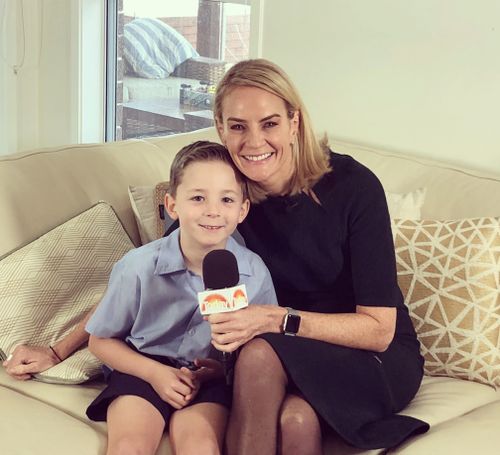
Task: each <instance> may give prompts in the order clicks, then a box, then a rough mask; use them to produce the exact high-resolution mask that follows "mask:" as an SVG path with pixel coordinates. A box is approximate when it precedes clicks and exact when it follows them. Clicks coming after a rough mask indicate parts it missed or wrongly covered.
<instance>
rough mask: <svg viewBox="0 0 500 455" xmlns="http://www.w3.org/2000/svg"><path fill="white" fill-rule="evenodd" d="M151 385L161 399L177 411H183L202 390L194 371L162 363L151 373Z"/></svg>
mask: <svg viewBox="0 0 500 455" xmlns="http://www.w3.org/2000/svg"><path fill="white" fill-rule="evenodd" d="M149 383H150V384H151V387H153V389H155V391H156V393H157V394H158V395H160V397H161V399H162V400H164V401H166V402H167V403H168V404H169V405H171V406H172V407H173V408H175V409H182V408H183V407H184V406H186V405H187V404H189V403H190V402H191V400H192V399H193V398H194V397H195V395H196V393H197V392H198V390H199V388H200V384H199V381H198V380H197V379H196V377H195V374H194V372H193V371H191V370H189V369H187V368H184V367H183V368H181V369H177V368H173V367H169V366H167V365H162V364H161V363H158V364H157V366H155V368H154V369H153V370H152V371H151V372H150V374H149Z"/></svg>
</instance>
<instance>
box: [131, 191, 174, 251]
mask: <svg viewBox="0 0 500 455" xmlns="http://www.w3.org/2000/svg"><path fill="white" fill-rule="evenodd" d="M167 190H168V182H160V183H158V184H157V185H156V186H129V188H128V194H129V198H130V204H131V205H132V211H133V212H134V216H135V221H136V223H137V228H138V229H139V236H140V238H141V243H142V244H143V245H144V244H146V243H149V242H152V241H153V240H156V239H159V238H160V237H162V236H163V234H164V233H165V231H166V230H167V229H168V228H169V227H170V225H171V224H172V223H173V220H172V219H171V218H170V217H169V216H168V213H167V211H166V210H165V207H164V201H165V194H166V193H167Z"/></svg>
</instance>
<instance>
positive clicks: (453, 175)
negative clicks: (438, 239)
mask: <svg viewBox="0 0 500 455" xmlns="http://www.w3.org/2000/svg"><path fill="white" fill-rule="evenodd" d="M330 144H331V147H332V149H334V150H335V151H336V152H338V153H345V154H348V155H351V156H353V157H354V158H356V159H357V160H358V161H360V162H361V163H363V164H364V165H366V166H367V167H368V168H370V169H371V170H372V171H373V172H374V173H375V174H376V175H377V176H378V178H379V179H380V181H381V182H382V184H383V185H384V188H385V190H386V191H391V192H394V193H407V192H410V191H412V190H415V189H417V188H422V187H425V188H426V189H427V194H426V197H425V202H424V205H423V207H422V218H426V219H429V220H453V219H461V218H475V217H483V216H494V217H497V216H500V176H499V175H491V174H488V173H486V172H481V171H476V170H472V169H465V168H460V167H458V166H454V165H450V164H446V163H442V162H439V161H433V160H429V159H425V158H419V157H416V156H410V155H407V154H403V153H398V152H388V151H384V150H379V149H375V148H371V147H366V146H363V145H360V144H355V143H350V142H343V141H336V140H334V139H331V140H330Z"/></svg>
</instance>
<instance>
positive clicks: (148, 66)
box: [123, 18, 199, 79]
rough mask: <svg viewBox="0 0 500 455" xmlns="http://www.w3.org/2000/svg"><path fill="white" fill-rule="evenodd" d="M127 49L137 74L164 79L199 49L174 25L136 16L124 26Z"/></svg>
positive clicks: (195, 54) (125, 50) (125, 52)
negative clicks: (173, 26) (136, 17)
mask: <svg viewBox="0 0 500 455" xmlns="http://www.w3.org/2000/svg"><path fill="white" fill-rule="evenodd" d="M123 53H124V56H125V61H126V64H127V67H128V68H129V69H130V70H131V71H132V72H134V73H135V74H136V75H137V76H140V77H145V78H148V79H164V78H166V77H168V76H169V75H170V74H171V73H172V72H173V71H174V70H175V68H176V67H177V66H178V65H180V64H181V63H183V62H184V61H186V60H188V59H190V58H193V57H199V54H198V52H196V50H195V49H194V48H193V46H191V44H190V43H189V42H188V41H187V40H186V38H184V37H183V36H182V35H181V34H180V33H179V32H177V31H176V30H175V29H174V28H172V27H170V26H169V25H167V24H166V23H165V22H162V21H161V20H159V19H152V18H140V19H134V20H133V21H131V22H129V23H128V24H126V25H125V27H124V47H123Z"/></svg>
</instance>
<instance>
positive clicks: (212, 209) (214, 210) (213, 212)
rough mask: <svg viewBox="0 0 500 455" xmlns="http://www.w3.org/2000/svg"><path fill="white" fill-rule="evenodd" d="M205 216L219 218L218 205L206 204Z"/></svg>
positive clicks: (214, 203) (213, 203)
mask: <svg viewBox="0 0 500 455" xmlns="http://www.w3.org/2000/svg"><path fill="white" fill-rule="evenodd" d="M205 214H206V215H207V216H212V217H214V216H219V215H220V210H219V204H218V203H216V202H209V203H207V205H206V210H205Z"/></svg>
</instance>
